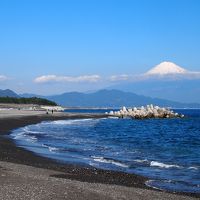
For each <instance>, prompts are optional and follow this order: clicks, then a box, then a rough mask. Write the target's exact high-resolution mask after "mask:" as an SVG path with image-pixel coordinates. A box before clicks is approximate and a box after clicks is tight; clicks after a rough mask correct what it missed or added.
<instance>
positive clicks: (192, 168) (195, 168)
mask: <svg viewBox="0 0 200 200" xmlns="http://www.w3.org/2000/svg"><path fill="white" fill-rule="evenodd" d="M188 169H191V170H198V169H199V168H198V167H188Z"/></svg>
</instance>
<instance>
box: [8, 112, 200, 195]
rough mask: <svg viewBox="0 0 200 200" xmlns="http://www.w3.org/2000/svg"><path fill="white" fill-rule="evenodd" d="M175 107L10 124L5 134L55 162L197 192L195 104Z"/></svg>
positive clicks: (198, 117) (198, 122)
mask: <svg viewBox="0 0 200 200" xmlns="http://www.w3.org/2000/svg"><path fill="white" fill-rule="evenodd" d="M68 111H69V110H68ZM105 111H106V110H103V111H102V110H98V109H97V110H94V109H92V110H82V112H87V113H89V112H92V113H95V112H98V113H99V112H105ZM70 112H80V110H71V111H70ZM176 112H179V113H182V114H184V115H186V117H185V118H183V119H145V120H132V119H117V118H102V119H76V120H59V121H52V122H49V121H45V122H42V123H40V124H36V125H29V126H26V127H22V128H19V129H16V130H14V131H13V132H12V134H11V137H12V138H13V139H14V140H15V142H16V144H17V145H18V146H21V147H23V148H25V149H28V150H31V151H33V152H35V153H38V154H40V155H42V156H45V157H49V158H53V159H56V160H59V161H61V162H66V163H76V164H79V165H85V166H94V167H97V168H101V169H108V170H116V171H122V172H127V173H134V174H138V175H143V176H145V177H148V178H149V181H147V182H146V185H147V186H149V187H154V188H158V189H160V190H168V191H179V192H192V193H200V110H198V109H196V110H195V109H188V110H187V109H182V110H176Z"/></svg>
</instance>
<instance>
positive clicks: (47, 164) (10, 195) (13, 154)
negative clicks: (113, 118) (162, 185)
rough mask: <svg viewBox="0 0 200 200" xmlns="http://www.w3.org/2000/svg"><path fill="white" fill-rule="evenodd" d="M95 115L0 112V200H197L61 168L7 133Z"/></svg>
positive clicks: (131, 180) (138, 179) (122, 177)
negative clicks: (48, 122) (46, 122)
mask: <svg viewBox="0 0 200 200" xmlns="http://www.w3.org/2000/svg"><path fill="white" fill-rule="evenodd" d="M100 117H105V115H101V114H97V115H95V114H94V115H91V114H67V113H54V114H53V115H52V114H48V115H46V113H45V112H43V111H17V110H15V111H14V112H13V110H12V111H0V185H1V187H0V199H5V200H7V199H8V200H9V199H78V200H79V199H136V200H137V199H161V200H162V199H197V198H198V197H200V195H198V194H196V195H193V194H187V195H185V194H172V193H167V192H163V191H158V190H153V189H150V188H148V187H146V186H145V184H144V183H145V181H146V180H147V179H146V178H144V177H142V176H137V175H133V174H127V173H121V172H114V171H108V170H100V169H96V168H93V167H84V166H77V165H71V164H63V163H60V162H56V161H54V160H51V159H48V158H44V157H41V156H38V155H36V154H34V153H32V152H30V151H27V150H24V149H23V148H20V147H16V145H15V144H14V143H13V141H12V140H11V139H9V138H8V134H9V133H10V131H11V130H13V129H15V128H18V127H22V126H26V125H28V124H35V123H39V122H41V121H46V120H59V119H78V118H79V119H81V118H100Z"/></svg>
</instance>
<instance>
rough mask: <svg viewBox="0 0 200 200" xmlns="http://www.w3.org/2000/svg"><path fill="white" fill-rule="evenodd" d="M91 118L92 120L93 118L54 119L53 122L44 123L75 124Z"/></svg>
mask: <svg viewBox="0 0 200 200" xmlns="http://www.w3.org/2000/svg"><path fill="white" fill-rule="evenodd" d="M92 120H94V119H72V120H56V121H53V122H46V124H55V125H69V124H75V123H77V122H84V121H92Z"/></svg>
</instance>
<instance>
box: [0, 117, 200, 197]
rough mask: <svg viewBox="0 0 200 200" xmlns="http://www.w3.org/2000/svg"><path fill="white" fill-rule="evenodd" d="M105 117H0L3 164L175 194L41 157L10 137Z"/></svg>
mask: <svg viewBox="0 0 200 200" xmlns="http://www.w3.org/2000/svg"><path fill="white" fill-rule="evenodd" d="M102 117H106V115H104V114H72V113H56V114H55V115H45V114H40V115H33V116H29V115H27V116H13V117H12V116H9V117H7V118H0V161H3V162H9V163H15V164H22V165H26V166H32V167H36V168H41V169H47V170H54V171H57V173H58V174H56V175H52V176H51V177H54V178H61V179H70V180H74V181H81V182H86V183H91V184H108V185H116V186H122V187H129V188H139V189H144V190H145V191H154V192H156V193H161V194H170V195H174V194H173V193H172V192H168V191H167V192H166V191H160V190H155V189H153V188H150V187H147V186H146V185H145V181H147V180H148V179H147V178H145V177H142V176H139V175H135V174H128V173H123V172H117V171H110V170H101V169H97V168H94V167H85V166H79V165H76V164H66V163H61V162H58V161H55V160H53V159H49V158H45V157H42V156H39V155H37V154H35V153H33V152H30V151H28V150H25V149H23V148H21V147H17V146H16V145H15V143H14V141H13V140H12V139H10V138H9V137H8V135H9V134H10V132H11V131H12V130H13V129H16V128H19V127H23V126H27V125H30V124H37V123H40V122H42V121H52V120H64V119H83V118H102ZM176 195H178V196H180V197H181V196H183V197H184V196H186V197H197V198H199V197H200V194H195V193H180V192H177V193H176Z"/></svg>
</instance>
